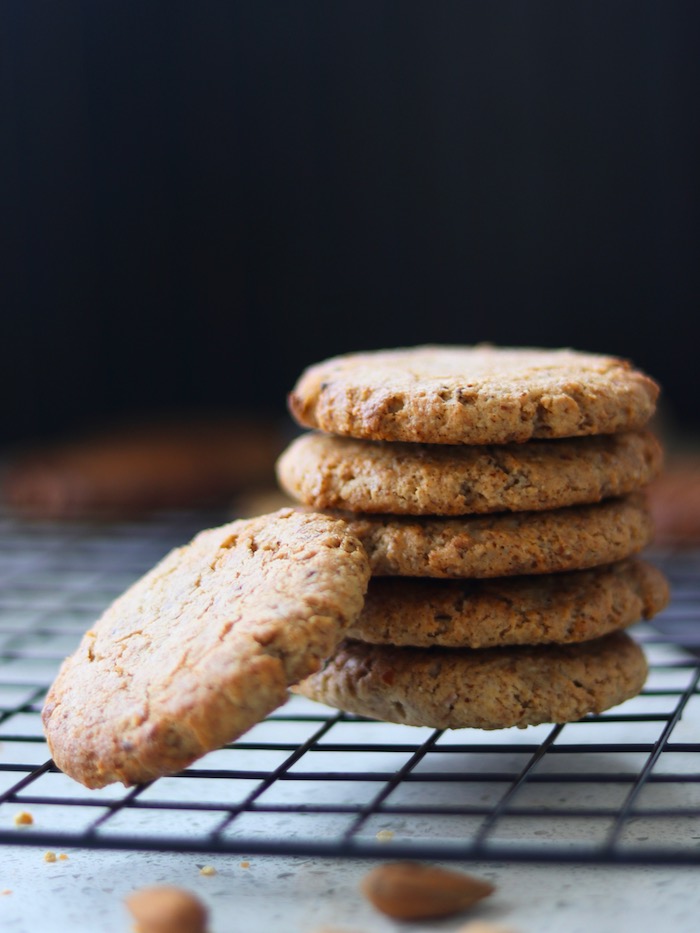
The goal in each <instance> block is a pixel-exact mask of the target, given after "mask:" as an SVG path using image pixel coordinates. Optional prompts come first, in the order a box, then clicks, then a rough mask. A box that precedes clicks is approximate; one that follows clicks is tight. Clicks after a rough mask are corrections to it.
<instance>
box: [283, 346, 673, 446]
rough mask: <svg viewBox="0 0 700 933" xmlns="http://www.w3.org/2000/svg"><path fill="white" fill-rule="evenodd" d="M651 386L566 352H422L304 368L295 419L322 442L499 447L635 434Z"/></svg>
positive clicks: (651, 403) (608, 361) (647, 408)
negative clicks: (336, 437) (325, 438)
mask: <svg viewBox="0 0 700 933" xmlns="http://www.w3.org/2000/svg"><path fill="white" fill-rule="evenodd" d="M658 392H659V389H658V386H657V385H656V383H655V382H653V380H651V379H649V377H648V376H646V375H644V374H643V373H641V372H639V371H638V370H636V369H634V368H633V367H632V366H631V365H630V364H629V363H628V362H627V361H626V360H620V359H617V358H615V357H610V356H601V355H598V354H590V353H580V352H577V351H573V350H541V349H535V348H532V349H525V348H498V347H490V346H476V347H459V346H452V347H449V346H423V347H413V348H407V349H396V350H383V351H376V352H369V353H355V354H348V355H345V356H339V357H335V358H333V359H330V360H326V361H325V362H323V363H318V364H316V365H314V366H311V367H309V368H308V369H307V370H306V371H305V372H304V373H302V375H301V377H300V379H299V381H298V382H297V384H296V386H295V387H294V389H293V391H292V392H291V393H290V396H289V407H290V410H291V412H292V414H293V416H294V417H295V418H296V420H297V421H298V422H299V423H300V424H302V425H304V426H306V427H310V428H319V429H320V430H322V431H325V432H326V433H329V434H340V435H345V436H348V437H358V438H366V439H368V440H385V441H410V442H420V443H428V444H506V443H510V442H513V441H515V442H519V443H520V442H522V441H527V440H530V439H531V438H538V437H540V438H547V437H574V436H578V435H588V434H612V433H615V432H619V431H628V430H636V429H638V428H640V427H642V426H643V425H644V424H646V422H647V421H648V420H649V418H650V417H651V415H652V414H653V413H654V410H655V407H656V400H657V397H658Z"/></svg>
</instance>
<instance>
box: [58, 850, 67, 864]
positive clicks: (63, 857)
mask: <svg viewBox="0 0 700 933" xmlns="http://www.w3.org/2000/svg"><path fill="white" fill-rule="evenodd" d="M58 860H59V862H67V861H68V856H67V855H66V853H65V852H61V854H60V855H59V856H58Z"/></svg>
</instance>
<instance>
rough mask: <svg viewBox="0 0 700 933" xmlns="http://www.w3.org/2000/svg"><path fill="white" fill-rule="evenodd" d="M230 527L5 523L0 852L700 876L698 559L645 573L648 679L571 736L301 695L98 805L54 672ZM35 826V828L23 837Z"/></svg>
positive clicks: (666, 562) (690, 556)
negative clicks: (593, 868) (27, 820)
mask: <svg viewBox="0 0 700 933" xmlns="http://www.w3.org/2000/svg"><path fill="white" fill-rule="evenodd" d="M225 518H226V517H225V516H222V515H212V514H206V515H204V514H202V513H186V514H181V513H178V514H164V515H158V516H156V517H153V518H151V519H149V520H147V521H143V522H138V523H137V522H133V523H124V522H122V523H118V524H105V523H102V524H100V523H92V524H91V523H75V524H60V525H59V524H49V523H39V522H21V521H19V520H17V519H14V518H12V517H10V516H7V515H3V514H0V588H1V589H0V844H10V845H18V844H19V845H38V846H43V847H51V848H60V849H65V848H69V847H76V846H77V847H84V848H101V849H127V850H134V851H136V850H141V851H147V850H151V851H153V850H161V851H180V852H201V853H205V852H206V853H217V852H218V853H237V854H241V855H245V856H249V855H262V854H272V855H315V856H329V857H330V856H333V857H348V858H350V857H382V858H388V857H390V858H398V857H401V858H403V857H413V858H424V859H440V860H450V859H455V860H461V861H469V860H489V861H511V862H513V861H520V862H523V861H539V862H561V861H567V862H574V861H576V862H584V863H623V864H633V863H649V864H651V863H662V864H697V863H700V695H699V691H698V681H699V679H700V666H699V660H698V659H699V658H700V553H696V552H681V553H668V552H667V553H661V552H659V553H657V554H655V555H652V557H653V559H655V560H656V562H657V563H659V564H660V565H662V566H663V568H664V569H665V570H666V572H667V574H668V575H669V577H670V579H671V583H672V588H673V601H672V604H671V606H670V607H669V608H668V609H667V610H666V611H665V612H664V613H662V614H661V615H660V616H659V617H658V618H657V619H656V620H654V622H653V623H649V624H640V625H638V626H636V627H635V628H634V630H633V633H634V635H635V637H637V638H638V639H639V640H640V642H642V643H643V645H644V647H645V650H646V653H647V656H648V658H649V661H650V666H651V673H650V677H649V680H648V682H647V685H646V687H645V689H644V691H643V692H642V694H641V695H640V696H639V697H637V698H635V699H633V700H630V701H628V702H627V703H625V704H624V705H623V706H622V707H619V708H618V709H616V710H612V711H610V712H608V713H605V714H603V715H600V716H589V717H586V718H585V719H584V720H582V721H581V722H578V723H570V724H567V725H564V726H555V727H552V726H538V727H531V728H529V729H525V730H517V729H508V730H502V731H498V732H480V731H477V730H470V729H463V730H458V731H446V732H440V731H433V730H431V729H418V728H412V727H408V726H398V725H390V724H386V723H378V722H373V721H370V720H366V719H362V718H360V717H357V716H351V715H347V714H343V713H338V712H337V711H334V710H330V709H327V708H326V707H323V706H320V705H318V704H314V703H312V702H310V701H307V700H304V699H302V698H300V697H293V698H292V699H291V700H290V702H289V703H288V704H287V705H286V706H285V707H283V708H282V709H280V710H278V711H277V712H276V713H275V714H274V715H272V716H271V717H270V718H269V719H268V720H266V721H265V722H263V723H261V724H260V725H258V726H256V727H255V728H254V729H252V730H251V731H250V732H248V733H247V734H246V735H244V736H243V737H242V738H241V740H240V741H237V742H235V743H234V744H232V745H230V746H226V747H224V748H222V749H220V750H218V751H215V752H213V753H211V754H209V755H207V756H205V757H204V758H202V759H201V760H200V761H198V762H196V763H195V764H194V765H192V767H190V768H188V769H187V770H186V771H185V772H183V773H182V774H180V775H178V776H176V777H168V778H161V779H160V780H158V781H155V782H153V783H151V784H148V785H144V786H139V787H135V788H129V789H125V788H123V787H122V786H121V785H112V786H110V787H107V788H104V789H102V790H98V791H88V790H86V789H85V788H83V787H82V786H81V785H80V784H77V783H76V782H74V781H72V780H71V779H70V778H68V777H66V776H65V775H64V774H62V773H61V772H59V771H58V769H57V768H56V767H55V766H54V765H53V763H52V761H51V760H50V758H49V754H48V750H47V746H46V743H45V741H44V739H43V736H42V731H41V722H40V710H41V706H42V701H43V698H44V695H45V692H46V690H47V688H48V685H49V684H50V682H51V681H52V679H53V677H54V675H55V673H56V670H57V668H58V665H59V663H60V661H61V659H62V658H63V657H64V656H65V655H66V654H68V653H70V652H71V651H72V650H73V648H74V647H75V645H76V644H77V642H78V640H79V637H80V635H81V634H82V633H83V631H84V630H85V629H87V628H88V627H89V626H90V625H91V623H92V622H93V621H94V619H95V618H96V616H97V615H98V614H99V612H100V611H101V610H102V609H103V608H104V607H105V606H106V605H107V604H108V603H109V602H110V601H111V600H112V599H113V598H114V597H115V596H116V595H118V593H120V592H121V591H122V590H123V589H124V588H125V587H126V586H127V585H129V584H130V583H131V582H132V581H133V580H134V579H136V578H137V577H138V576H140V575H141V574H142V573H143V572H144V571H145V570H147V569H148V568H149V567H151V566H152V565H153V564H154V563H155V562H156V561H157V560H158V559H160V557H162V556H163V554H164V553H165V552H166V551H167V550H168V549H169V548H170V547H172V546H174V545H177V544H181V543H184V542H185V541H187V540H188V539H189V538H190V537H191V535H192V534H194V533H195V532H196V531H198V530H199V529H201V528H203V527H206V526H208V525H212V524H216V523H217V522H219V521H224V520H225ZM22 811H27V812H29V813H30V814H31V816H32V818H33V823H32V825H29V826H16V825H15V817H16V816H17V815H18V814H19V813H20V812H22Z"/></svg>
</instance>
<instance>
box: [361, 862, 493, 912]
mask: <svg viewBox="0 0 700 933" xmlns="http://www.w3.org/2000/svg"><path fill="white" fill-rule="evenodd" d="M361 888H362V893H363V894H364V895H365V897H366V898H367V899H368V900H369V901H370V902H371V903H372V904H373V905H374V906H375V907H376V908H377V910H379V911H381V912H382V913H383V914H386V915H387V916H388V917H393V918H394V919H395V920H423V919H429V918H434V917H449V916H451V915H452V914H456V913H459V912H460V911H462V910H466V909H467V908H468V907H471V906H472V905H473V904H476V902H477V901H480V900H481V899H482V898H483V897H488V895H489V894H492V893H493V891H494V887H493V885H492V884H489V882H488V881H482V880H481V879H480V878H474V877H473V876H471V875H465V874H462V873H460V872H456V871H449V870H447V869H445V868H437V867H433V866H430V865H421V864H420V863H418V862H392V863H389V864H386V865H379V866H378V867H377V868H374V869H373V870H372V871H371V872H370V873H369V874H368V875H366V876H365V878H364V879H363V880H362V884H361Z"/></svg>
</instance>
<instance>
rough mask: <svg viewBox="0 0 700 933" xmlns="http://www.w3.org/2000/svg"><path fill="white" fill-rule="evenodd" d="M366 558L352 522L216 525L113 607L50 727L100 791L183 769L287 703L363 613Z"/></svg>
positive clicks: (73, 669)
mask: <svg viewBox="0 0 700 933" xmlns="http://www.w3.org/2000/svg"><path fill="white" fill-rule="evenodd" d="M368 578H369V568H368V565H367V557H366V555H365V553H364V551H363V549H362V547H361V545H360V543H359V542H358V540H357V539H356V538H355V537H354V536H353V535H351V534H350V533H349V532H348V530H347V526H346V525H345V524H344V523H343V522H341V521H338V520H336V519H333V518H330V517H328V516H325V515H317V514H314V513H302V512H298V511H295V510H292V509H284V510H282V511H280V512H276V513H273V514H271V515H264V516H260V517H259V518H255V519H249V520H243V521H236V522H231V523H230V524H228V525H224V526H223V527H221V528H214V529H209V530H207V531H204V532H201V533H200V534H199V535H197V536H196V537H195V538H194V539H193V541H192V542H191V543H190V544H189V545H187V546H185V547H182V548H178V549H176V550H174V551H172V552H171V553H170V554H169V555H168V556H167V557H165V558H164V559H163V560H162V561H161V563H160V564H158V565H157V566H156V567H155V568H154V569H153V570H151V571H150V572H149V573H148V574H146V576H145V577H143V578H142V579H141V580H139V581H138V582H137V583H136V584H134V586H132V587H131V588H130V589H129V590H128V591H127V592H126V593H125V594H124V595H122V596H121V597H120V598H119V599H118V600H116V602H115V603H114V604H113V605H112V606H111V607H110V608H109V609H107V611H106V612H105V613H104V614H103V616H102V617H101V618H100V620H99V621H98V622H97V623H96V625H95V626H94V627H93V629H92V630H91V631H89V632H87V634H86V635H85V636H84V637H83V640H82V642H81V644H80V646H79V648H78V649H77V651H76V652H75V654H74V655H73V656H72V657H70V658H68V659H67V660H66V661H65V662H64V664H63V667H62V668H61V671H60V672H59V675H58V677H57V679H56V681H55V683H54V685H53V686H52V688H51V690H50V691H49V694H48V696H47V699H46V705H45V707H44V711H43V721H44V729H45V733H46V737H47V739H48V742H49V747H50V750H51V754H52V755H53V757H54V760H55V762H56V764H57V765H58V766H59V767H60V768H61V769H62V770H64V771H65V772H66V773H68V774H70V775H71V776H72V777H74V778H76V779H77V780H79V781H81V782H82V783H84V784H86V785H87V786H88V787H101V786H103V785H105V784H108V783H110V782H112V781H122V782H123V783H124V784H127V785H128V784H134V783H139V782H143V781H147V780H150V779H152V778H155V777H158V776H160V775H164V774H171V773H174V772H177V771H179V770H181V769H182V768H184V767H185V766H186V765H188V764H189V763H190V762H192V761H193V760H195V759H196V758H198V757H200V756H201V755H203V754H204V753H205V752H208V751H210V750H212V749H215V748H218V747H219V746H220V745H222V744H223V743H225V742H229V741H232V740H233V739H235V738H236V737H238V736H239V735H240V734H241V733H243V732H245V731H246V730H247V729H249V728H250V727H251V726H253V725H254V724H255V723H256V722H258V721H259V720H261V719H262V718H264V716H266V715H267V714H268V713H269V712H271V711H272V710H273V709H275V708H276V707H277V706H280V705H281V704H282V703H284V702H285V700H286V698H287V687H288V685H289V684H291V683H294V682H296V681H297V680H299V679H300V678H302V677H304V676H306V675H307V674H309V673H311V672H312V671H314V670H317V668H318V666H319V664H320V662H321V660H322V659H323V658H325V657H326V656H327V655H328V654H329V653H330V652H331V651H332V650H333V648H334V647H335V645H336V643H337V641H338V640H339V639H340V637H342V634H343V632H344V630H345V629H347V628H348V626H349V625H350V624H351V623H352V622H353V621H354V619H355V618H356V616H357V614H358V613H359V611H360V609H361V608H362V603H363V597H364V592H365V590H366V586H367V581H368Z"/></svg>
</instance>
